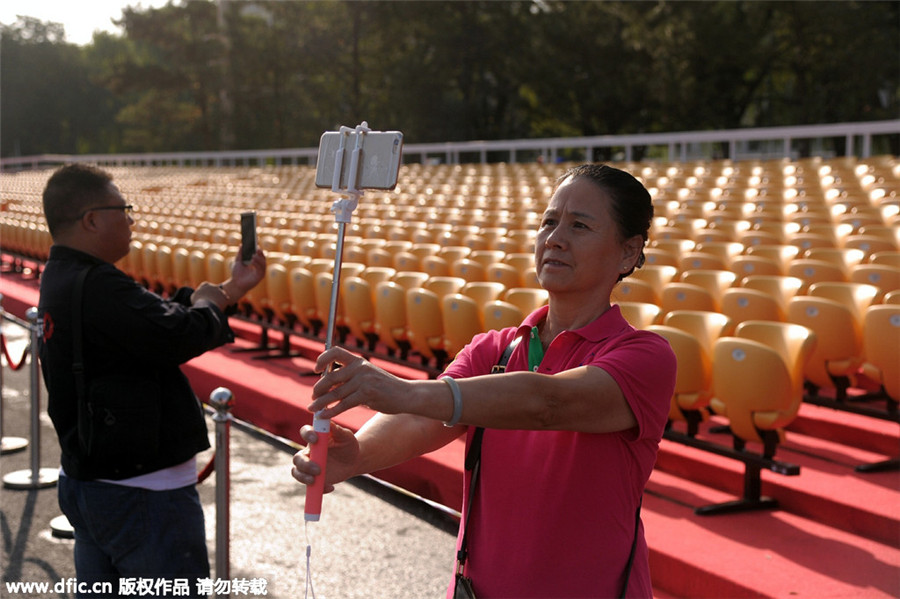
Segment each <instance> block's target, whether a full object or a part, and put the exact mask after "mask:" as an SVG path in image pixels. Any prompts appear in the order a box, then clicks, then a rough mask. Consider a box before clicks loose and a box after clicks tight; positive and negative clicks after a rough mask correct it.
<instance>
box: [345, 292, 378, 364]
mask: <svg viewBox="0 0 900 599" xmlns="http://www.w3.org/2000/svg"><path fill="white" fill-rule="evenodd" d="M340 291H341V300H342V301H343V302H344V314H345V323H346V325H347V328H349V329H350V334H351V335H353V336H354V337H355V338H356V339H357V341H359V342H360V343H365V344H366V345H367V347H368V348H369V350H370V351H371V350H374V349H375V344H376V343H377V341H378V333H377V331H376V329H375V300H374V299H373V294H372V289H371V287H370V286H369V282H368V281H366V280H365V279H363V278H362V277H355V276H354V277H347V279H346V280H344V282H343V283H342V284H341V289H340Z"/></svg>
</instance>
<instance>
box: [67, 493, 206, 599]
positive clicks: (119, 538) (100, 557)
mask: <svg viewBox="0 0 900 599" xmlns="http://www.w3.org/2000/svg"><path fill="white" fill-rule="evenodd" d="M59 505H60V508H61V509H62V511H63V513H64V514H65V515H66V518H68V519H69V523H70V524H71V525H72V527H73V528H74V529H75V572H76V577H77V579H78V582H79V583H87V584H88V585H92V584H94V583H96V582H111V583H112V590H113V592H112V594H111V595H109V596H111V597H118V596H119V588H120V587H119V585H120V581H122V580H124V579H145V580H146V579H150V581H151V582H152V583H154V584H155V583H157V581H160V582H161V583H162V584H166V583H168V584H173V583H174V582H175V581H176V580H183V579H187V585H188V586H189V588H190V594H189V595H187V596H190V597H200V596H203V597H205V595H199V594H198V593H197V579H199V578H209V556H208V554H207V550H206V530H205V527H204V521H203V508H202V506H201V505H200V497H199V495H198V494H197V489H196V487H194V486H189V487H184V488H181V489H175V490H172V491H148V490H146V489H136V488H132V487H123V486H121V485H112V484H108V483H101V482H95V481H82V480H75V479H73V478H72V477H69V476H60V477H59ZM85 588H87V589H90V588H91V587H89V586H88V587H85ZM125 595H126V596H128V593H126V594H125ZM158 595H159V596H170V597H171V596H176V595H175V594H174V593H173V592H172V590H171V588H169V590H161V591H160V592H159V593H158ZM76 596H77V597H82V595H80V594H77V595H76ZM84 596H85V597H88V596H90V597H91V598H92V599H96V597H97V596H98V595H97V594H89V595H84ZM130 596H135V594H134V593H131V594H130ZM178 596H185V595H181V594H179V595H178Z"/></svg>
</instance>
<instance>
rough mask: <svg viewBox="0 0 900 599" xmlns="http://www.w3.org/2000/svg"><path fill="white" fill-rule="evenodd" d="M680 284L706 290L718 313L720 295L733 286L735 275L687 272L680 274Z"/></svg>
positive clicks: (702, 271)
mask: <svg viewBox="0 0 900 599" xmlns="http://www.w3.org/2000/svg"><path fill="white" fill-rule="evenodd" d="M681 282H682V283H688V284H691V285H697V286H699V287H702V288H704V289H706V290H707V291H708V292H709V293H710V295H711V296H712V298H713V302H714V304H713V306H714V309H715V310H716V311H720V308H721V306H722V294H723V293H724V292H725V290H726V289H729V288H730V287H732V286H734V285H735V283H736V282H737V275H736V274H734V273H733V272H731V271H729V270H687V271H684V272H682V273H681Z"/></svg>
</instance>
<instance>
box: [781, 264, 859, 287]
mask: <svg viewBox="0 0 900 599" xmlns="http://www.w3.org/2000/svg"><path fill="white" fill-rule="evenodd" d="M787 274H788V275H789V276H792V277H797V278H798V279H800V280H801V281H803V283H804V285H803V288H802V289H801V293H805V292H806V290H807V289H809V286H810V285H812V284H813V283H819V282H822V281H846V280H847V274H846V272H845V270H844V269H843V267H841V266H839V265H836V264H832V263H830V262H825V261H824V260H810V259H806V258H802V259H799V260H794V262H792V263H791V265H790V267H789V268H788V273H787Z"/></svg>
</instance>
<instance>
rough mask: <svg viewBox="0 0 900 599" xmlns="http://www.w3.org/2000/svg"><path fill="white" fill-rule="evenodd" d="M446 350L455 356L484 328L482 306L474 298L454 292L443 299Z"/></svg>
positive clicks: (442, 311) (442, 314) (442, 310)
mask: <svg viewBox="0 0 900 599" xmlns="http://www.w3.org/2000/svg"><path fill="white" fill-rule="evenodd" d="M441 317H442V323H443V338H444V350H445V351H446V352H447V355H448V356H455V355H456V354H457V353H458V352H459V350H461V349H462V348H463V347H465V346H466V344H467V343H469V341H471V340H472V337H474V336H475V335H477V334H478V333H481V332H482V331H483V330H484V325H483V324H482V308H481V307H480V306H479V304H478V302H477V301H476V300H474V299H473V298H471V297H469V296H466V295H462V294H459V293H453V294H450V295H445V296H444V297H443V298H442V299H441Z"/></svg>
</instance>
